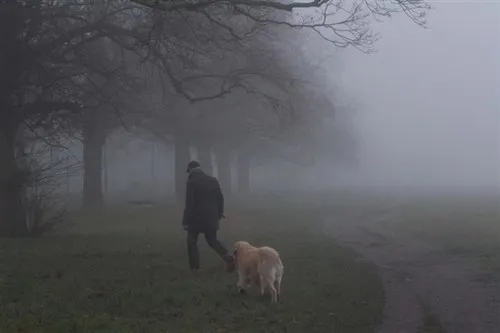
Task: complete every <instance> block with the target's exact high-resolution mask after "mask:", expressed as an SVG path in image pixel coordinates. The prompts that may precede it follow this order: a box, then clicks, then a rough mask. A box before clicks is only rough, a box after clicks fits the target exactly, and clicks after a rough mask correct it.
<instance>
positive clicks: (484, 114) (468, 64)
mask: <svg viewBox="0 0 500 333" xmlns="http://www.w3.org/2000/svg"><path fill="white" fill-rule="evenodd" d="M431 4H432V6H434V10H433V11H432V12H430V14H429V16H428V29H422V28H420V27H418V26H416V25H415V24H412V22H410V21H409V19H408V18H406V17H405V16H404V15H399V16H397V17H393V18H392V19H389V20H386V22H384V23H381V24H374V28H375V30H376V31H378V32H380V33H381V34H382V39H381V40H380V41H379V42H378V43H377V45H376V46H377V50H378V52H377V53H376V54H371V55H364V54H361V53H359V52H357V51H354V50H347V51H343V52H342V53H341V61H342V64H343V70H342V79H341V80H340V82H339V83H340V84H341V85H342V86H343V87H344V88H345V89H346V90H348V91H349V92H350V93H351V94H352V95H354V96H355V97H356V99H357V100H358V101H359V102H360V104H361V105H362V110H361V111H360V112H358V114H359V115H358V116H357V121H356V123H357V125H358V129H359V132H360V133H362V142H363V145H362V153H361V156H360V158H361V165H360V171H361V175H360V176H361V179H363V180H364V181H366V182H370V183H374V184H377V183H378V184H384V183H394V184H401V185H404V184H417V185H439V184H443V185H449V184H456V185H462V186H463V185H466V186H468V185H490V184H491V183H492V182H495V183H496V186H499V185H500V156H499V155H500V37H499V36H500V2H494V1H469V2H458V1H446V2H443V1H441V2H431ZM337 81H339V80H338V79H337Z"/></svg>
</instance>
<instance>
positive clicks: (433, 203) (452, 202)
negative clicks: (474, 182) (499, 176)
mask: <svg viewBox="0 0 500 333" xmlns="http://www.w3.org/2000/svg"><path fill="white" fill-rule="evenodd" d="M384 222H385V223H386V224H387V225H389V226H392V227H394V229H395V230H396V231H398V232H402V233H408V234H412V235H415V236H417V237H420V238H421V239H424V240H426V241H428V242H431V243H433V244H436V245H439V246H442V247H444V248H445V249H446V250H447V251H448V252H449V253H450V254H454V255H459V256H464V257H468V258H470V259H473V260H477V261H479V262H480V263H481V264H483V265H484V267H486V268H487V269H488V270H489V271H490V272H491V273H493V275H494V276H496V277H498V278H500V196H456V197H436V198H421V199H419V200H417V199H415V200H411V201H406V202H403V203H401V204H400V205H398V206H395V207H394V208H393V209H392V212H391V213H390V214H389V215H388V217H387V219H386V221H384Z"/></svg>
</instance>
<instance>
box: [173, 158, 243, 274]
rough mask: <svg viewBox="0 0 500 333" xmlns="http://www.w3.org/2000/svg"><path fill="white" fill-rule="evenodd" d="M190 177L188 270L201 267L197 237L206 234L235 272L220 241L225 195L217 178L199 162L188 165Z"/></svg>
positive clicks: (186, 222) (185, 220)
mask: <svg viewBox="0 0 500 333" xmlns="http://www.w3.org/2000/svg"><path fill="white" fill-rule="evenodd" d="M187 172H188V174H189V176H188V181H187V186H186V203H185V206H184V216H183V219H182V224H183V226H184V230H186V231H187V248H188V255H189V267H190V268H191V270H192V271H197V270H198V269H199V268H200V258H199V252H198V245H197V242H198V236H199V235H200V234H204V235H205V240H206V241H207V243H208V245H209V246H210V247H211V248H212V249H214V251H215V252H217V254H218V255H219V256H220V257H221V258H222V259H223V260H224V261H225V262H226V264H227V270H228V271H232V270H234V258H233V256H232V255H231V254H229V252H228V251H227V249H226V248H225V247H224V245H222V244H221V242H220V241H219V240H218V239H217V231H218V229H219V221H220V220H221V219H222V218H223V217H224V196H223V195H222V190H221V188H220V185H219V181H218V180H217V178H215V177H212V176H209V175H207V174H206V173H204V172H203V171H202V170H201V167H200V163H199V162H197V161H191V162H189V164H188V168H187Z"/></svg>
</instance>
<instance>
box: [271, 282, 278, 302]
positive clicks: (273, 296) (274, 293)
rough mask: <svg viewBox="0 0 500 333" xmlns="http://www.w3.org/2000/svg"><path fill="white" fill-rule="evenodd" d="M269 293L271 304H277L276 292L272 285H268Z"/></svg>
mask: <svg viewBox="0 0 500 333" xmlns="http://www.w3.org/2000/svg"><path fill="white" fill-rule="evenodd" d="M269 292H270V293H271V302H273V303H277V302H278V292H277V291H276V288H275V287H274V283H269Z"/></svg>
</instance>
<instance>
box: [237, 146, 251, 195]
mask: <svg viewBox="0 0 500 333" xmlns="http://www.w3.org/2000/svg"><path fill="white" fill-rule="evenodd" d="M237 167H238V192H239V193H240V194H248V193H250V155H249V152H248V151H246V150H244V149H241V150H239V151H238V166H237Z"/></svg>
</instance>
